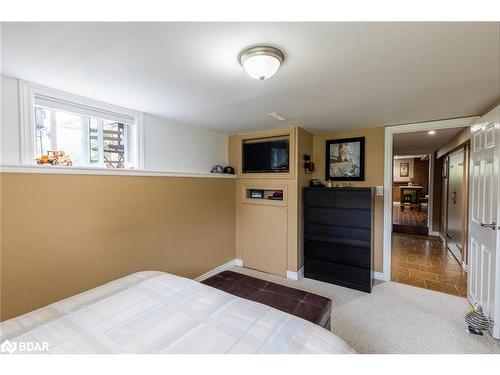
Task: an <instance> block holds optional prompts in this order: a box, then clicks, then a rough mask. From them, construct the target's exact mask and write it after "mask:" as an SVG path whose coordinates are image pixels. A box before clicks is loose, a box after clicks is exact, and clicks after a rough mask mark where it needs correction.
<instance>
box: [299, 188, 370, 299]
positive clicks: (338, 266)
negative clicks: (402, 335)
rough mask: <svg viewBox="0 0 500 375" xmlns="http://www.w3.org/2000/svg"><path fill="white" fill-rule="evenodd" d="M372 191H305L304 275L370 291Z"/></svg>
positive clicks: (313, 189) (357, 189)
mask: <svg viewBox="0 0 500 375" xmlns="http://www.w3.org/2000/svg"><path fill="white" fill-rule="evenodd" d="M374 197H375V191H374V189H373V188H305V189H304V237H303V238H304V276H305V277H308V278H310V279H316V280H321V281H326V282H329V283H333V284H337V285H341V286H345V287H348V288H353V289H357V290H362V291H364V292H371V289H372V285H373V217H374V216H373V211H374Z"/></svg>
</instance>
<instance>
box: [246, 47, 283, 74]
mask: <svg viewBox="0 0 500 375" xmlns="http://www.w3.org/2000/svg"><path fill="white" fill-rule="evenodd" d="M239 60H240V64H241V65H242V66H243V68H244V69H245V71H246V72H247V74H248V75H249V76H250V77H252V78H255V79H258V80H260V81H263V80H265V79H268V78H271V77H272V76H273V75H274V74H275V73H276V72H277V71H278V69H279V67H280V66H281V64H283V61H285V55H284V53H283V52H282V51H280V50H279V49H277V48H274V47H269V46H256V47H250V48H247V49H244V50H243V51H241V53H240V56H239Z"/></svg>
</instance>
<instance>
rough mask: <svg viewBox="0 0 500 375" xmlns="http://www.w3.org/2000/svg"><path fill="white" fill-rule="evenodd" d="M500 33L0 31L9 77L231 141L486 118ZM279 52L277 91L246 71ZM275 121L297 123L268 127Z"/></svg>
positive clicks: (294, 28)
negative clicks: (259, 47) (274, 132)
mask: <svg viewBox="0 0 500 375" xmlns="http://www.w3.org/2000/svg"><path fill="white" fill-rule="evenodd" d="M499 30H500V23H3V24H2V63H3V65H2V71H3V72H4V74H7V75H11V76H14V77H19V78H23V79H26V80H30V81H33V82H36V83H39V84H44V85H47V86H52V87H55V88H58V89H62V90H65V91H68V92H72V93H75V94H80V95H83V96H87V97H91V98H95V99H99V100H102V101H106V102H109V103H112V104H117V105H121V106H126V107H130V108H133V109H136V110H140V111H145V112H148V113H151V114H155V115H158V116H161V117H164V118H166V119H169V120H172V121H175V122H178V123H179V124H192V125H197V126H202V127H206V128H211V129H214V130H217V131H220V132H224V133H236V132H240V131H247V130H254V129H260V128H267V127H280V126H289V125H295V124H298V125H302V126H303V127H305V128H306V129H309V130H311V131H313V132H322V131H327V130H333V129H348V128H363V127H371V126H381V125H391V124H400V123H408V122H415V121H425V120H435V119H443V118H451V117H461V116H470V115H478V114H482V113H483V112H484V111H485V110H486V108H488V107H490V106H491V105H492V104H494V103H495V102H496V101H498V100H499V98H500V61H499V59H500V57H499V56H500V40H499V35H500V34H499ZM256 43H265V44H271V45H275V46H278V47H280V48H282V49H283V50H284V52H285V54H286V60H285V62H284V64H283V66H282V67H281V69H280V70H279V71H278V73H277V74H276V75H275V76H274V77H272V78H271V79H269V80H266V81H262V82H261V81H257V80H254V79H251V78H250V77H248V76H247V75H246V74H245V73H244V71H243V69H242V68H241V66H240V65H239V64H238V61H237V56H238V53H239V52H240V51H241V50H242V49H243V48H245V47H247V46H249V45H253V44H256ZM269 112H279V113H280V114H282V115H284V116H286V117H287V118H289V119H290V121H287V122H280V121H277V120H276V119H273V118H272V117H270V116H268V115H267V113H269Z"/></svg>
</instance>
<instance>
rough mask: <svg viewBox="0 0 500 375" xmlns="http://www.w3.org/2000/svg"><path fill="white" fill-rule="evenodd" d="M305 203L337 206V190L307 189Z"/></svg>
mask: <svg viewBox="0 0 500 375" xmlns="http://www.w3.org/2000/svg"><path fill="white" fill-rule="evenodd" d="M304 204H305V205H306V206H316V207H330V208H333V207H335V192H334V191H333V190H327V189H324V190H319V189H318V190H314V189H313V190H306V191H305V193H304Z"/></svg>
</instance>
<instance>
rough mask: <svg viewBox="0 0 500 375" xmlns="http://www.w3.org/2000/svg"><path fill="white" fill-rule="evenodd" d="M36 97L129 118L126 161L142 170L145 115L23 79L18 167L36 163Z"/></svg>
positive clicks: (97, 167) (20, 86)
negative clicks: (127, 158) (19, 163)
mask: <svg viewBox="0 0 500 375" xmlns="http://www.w3.org/2000/svg"><path fill="white" fill-rule="evenodd" d="M35 97H44V98H47V99H49V100H50V99H52V100H55V101H63V102H67V103H69V104H73V105H75V106H79V107H86V108H89V109H93V110H95V111H97V112H101V113H109V114H116V115H119V116H125V117H129V118H130V119H132V121H131V122H132V124H131V126H130V127H129V130H128V138H129V141H128V145H129V150H128V153H129V160H128V162H129V163H130V164H132V165H133V166H134V169H139V170H142V169H144V129H143V119H144V114H143V113H142V112H138V111H134V110H131V109H128V108H123V107H119V106H116V105H112V104H108V103H104V102H101V101H98V100H93V99H89V98H85V97H82V96H78V95H74V94H70V93H67V92H63V91H59V90H56V89H52V88H49V87H45V86H41V85H38V84H35V83H31V82H27V81H23V80H19V117H20V121H19V124H20V152H21V155H20V160H21V164H24V165H35V166H36V165H37V164H36V161H35V150H36V148H35V146H36V145H35V142H36V139H35V138H36V137H35V111H34V105H35ZM65 168H67V167H65ZM91 168H92V169H104V168H103V167H101V166H92V167H91Z"/></svg>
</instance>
